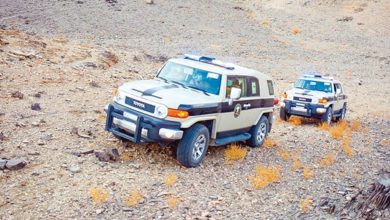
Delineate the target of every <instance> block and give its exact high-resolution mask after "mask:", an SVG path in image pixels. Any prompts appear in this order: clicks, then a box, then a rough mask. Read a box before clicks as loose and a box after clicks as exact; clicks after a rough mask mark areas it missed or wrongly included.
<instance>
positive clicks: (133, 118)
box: [123, 112, 137, 121]
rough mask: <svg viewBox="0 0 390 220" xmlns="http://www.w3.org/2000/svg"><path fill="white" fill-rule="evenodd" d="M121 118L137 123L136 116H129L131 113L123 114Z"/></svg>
mask: <svg viewBox="0 0 390 220" xmlns="http://www.w3.org/2000/svg"><path fill="white" fill-rule="evenodd" d="M123 116H125V117H126V118H128V119H131V120H133V121H137V116H136V115H133V114H131V113H128V112H123Z"/></svg>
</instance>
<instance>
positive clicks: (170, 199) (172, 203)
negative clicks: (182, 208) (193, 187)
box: [167, 195, 182, 209]
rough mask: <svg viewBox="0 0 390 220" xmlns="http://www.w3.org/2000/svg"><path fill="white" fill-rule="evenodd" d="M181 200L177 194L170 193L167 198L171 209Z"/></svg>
mask: <svg viewBox="0 0 390 220" xmlns="http://www.w3.org/2000/svg"><path fill="white" fill-rule="evenodd" d="M181 202H182V199H181V198H180V197H178V196H175V195H169V196H168V198H167V204H168V207H169V208H171V209H173V208H176V207H177V206H178V205H179V204H180V203H181Z"/></svg>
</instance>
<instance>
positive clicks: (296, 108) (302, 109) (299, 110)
mask: <svg viewBox="0 0 390 220" xmlns="http://www.w3.org/2000/svg"><path fill="white" fill-rule="evenodd" d="M291 110H293V111H297V112H306V109H305V107H301V106H297V107H291Z"/></svg>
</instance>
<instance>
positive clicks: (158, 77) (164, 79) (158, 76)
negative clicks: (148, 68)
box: [157, 76, 168, 83]
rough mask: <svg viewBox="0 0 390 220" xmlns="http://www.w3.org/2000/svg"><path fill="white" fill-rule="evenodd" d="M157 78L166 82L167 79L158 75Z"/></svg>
mask: <svg viewBox="0 0 390 220" xmlns="http://www.w3.org/2000/svg"><path fill="white" fill-rule="evenodd" d="M157 78H159V79H162V80H164V82H165V83H168V80H167V79H165V78H164V77H161V76H158V77H157Z"/></svg>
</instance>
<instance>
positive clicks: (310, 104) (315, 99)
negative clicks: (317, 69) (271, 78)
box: [280, 73, 347, 124]
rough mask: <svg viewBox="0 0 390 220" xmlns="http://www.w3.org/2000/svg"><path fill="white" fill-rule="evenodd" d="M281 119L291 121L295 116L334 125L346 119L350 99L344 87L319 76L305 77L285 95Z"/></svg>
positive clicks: (316, 74)
mask: <svg viewBox="0 0 390 220" xmlns="http://www.w3.org/2000/svg"><path fill="white" fill-rule="evenodd" d="M280 106H281V108H280V118H281V119H282V120H285V121H287V120H288V119H289V117H290V116H291V115H298V116H304V117H313V118H319V119H320V120H321V122H323V123H327V124H330V123H331V121H332V120H333V121H338V120H340V119H344V118H345V113H346V111H347V96H346V95H345V94H344V89H343V86H342V84H341V83H340V82H339V81H337V80H334V79H333V78H331V77H324V76H322V75H320V74H318V73H309V74H305V75H304V76H303V77H301V78H299V79H298V80H297V81H296V82H295V83H294V84H293V88H292V89H291V90H288V91H286V92H285V93H283V97H282V99H281V103H280Z"/></svg>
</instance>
